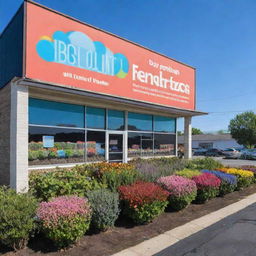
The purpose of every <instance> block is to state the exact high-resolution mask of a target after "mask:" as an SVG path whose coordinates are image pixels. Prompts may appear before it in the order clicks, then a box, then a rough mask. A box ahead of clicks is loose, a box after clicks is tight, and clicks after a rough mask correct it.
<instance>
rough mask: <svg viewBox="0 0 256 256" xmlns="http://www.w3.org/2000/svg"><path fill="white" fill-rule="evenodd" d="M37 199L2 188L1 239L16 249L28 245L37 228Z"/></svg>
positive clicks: (0, 202) (0, 210) (0, 189)
mask: <svg viewBox="0 0 256 256" xmlns="http://www.w3.org/2000/svg"><path fill="white" fill-rule="evenodd" d="M36 208H37V201H36V199H35V198H34V197H32V196H31V195H29V194H17V193H16V192H15V191H14V190H12V189H7V188H3V187H2V188H0V241H1V243H3V244H4V245H6V246H8V247H11V248H13V249H15V250H18V249H22V248H24V247H25V246H26V244H27V242H28V239H29V237H30V235H32V233H33V231H34V230H35V228H36V224H35V222H34V217H35V212H36Z"/></svg>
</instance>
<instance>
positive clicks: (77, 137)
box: [28, 126, 85, 165]
mask: <svg viewBox="0 0 256 256" xmlns="http://www.w3.org/2000/svg"><path fill="white" fill-rule="evenodd" d="M84 138H85V135H84V131H83V130H78V129H63V128H48V127H33V126H30V127H29V151H28V155H29V164H30V165H47V164H58V163H77V162H83V161H84Z"/></svg>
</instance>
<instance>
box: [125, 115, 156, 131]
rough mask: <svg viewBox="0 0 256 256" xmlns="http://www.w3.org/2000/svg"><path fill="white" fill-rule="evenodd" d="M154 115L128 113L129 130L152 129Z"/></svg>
mask: <svg viewBox="0 0 256 256" xmlns="http://www.w3.org/2000/svg"><path fill="white" fill-rule="evenodd" d="M152 129H153V117H152V115H146V114H139V113H132V112H129V113H128V130H131V131H152Z"/></svg>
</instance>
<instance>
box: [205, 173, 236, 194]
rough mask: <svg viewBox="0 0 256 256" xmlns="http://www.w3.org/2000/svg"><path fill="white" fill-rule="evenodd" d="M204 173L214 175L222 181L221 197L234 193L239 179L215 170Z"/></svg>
mask: <svg viewBox="0 0 256 256" xmlns="http://www.w3.org/2000/svg"><path fill="white" fill-rule="evenodd" d="M202 172H203V173H211V174H214V175H215V176H216V177H218V178H219V179H220V180H221V184H220V188H219V190H220V193H219V195H220V196H224V195H226V194H228V193H231V192H233V191H234V190H235V189H236V186H237V177H236V176H235V175H232V174H228V173H223V172H221V171H214V170H202Z"/></svg>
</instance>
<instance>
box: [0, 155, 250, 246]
mask: <svg viewBox="0 0 256 256" xmlns="http://www.w3.org/2000/svg"><path fill="white" fill-rule="evenodd" d="M136 161H138V162H136ZM136 161H133V164H116V163H114V164H109V163H99V164H87V165H81V166H76V167H73V168H67V169H56V170H55V171H52V170H51V171H50V172H49V171H33V172H32V173H31V174H30V191H31V192H32V193H33V194H34V196H35V197H36V198H37V200H38V201H48V202H42V203H41V204H40V206H39V208H38V210H37V220H38V221H39V222H38V223H39V227H41V232H43V233H44V234H45V236H46V237H48V238H50V239H52V241H53V242H54V243H55V244H56V246H58V247H66V246H69V245H70V244H72V243H75V242H76V241H78V240H79V238H80V237H81V236H83V235H84V233H85V232H86V230H88V228H89V224H90V223H91V227H92V229H91V230H90V231H91V232H94V231H95V230H97V232H98V231H105V230H107V229H108V228H112V227H113V226H114V224H115V221H116V220H117V218H118V217H119V213H120V211H121V213H122V215H121V216H120V218H119V219H118V221H117V222H118V225H120V221H121V222H122V221H124V222H126V221H127V217H129V218H130V219H132V220H133V222H134V223H137V224H146V223H149V222H151V221H152V220H154V218H156V217H157V216H159V215H160V214H161V213H163V211H164V209H165V207H166V206H167V205H168V203H169V204H170V206H171V207H172V208H173V209H175V210H180V209H183V208H185V207H187V206H188V205H189V204H190V203H191V202H192V201H193V200H194V201H195V202H197V203H204V202H206V201H207V200H209V199H211V198H213V197H215V196H217V195H218V194H220V195H225V194H227V193H230V192H232V191H233V190H234V188H235V185H236V181H237V184H238V187H239V189H240V188H243V187H246V186H248V185H249V184H251V182H252V180H253V173H252V172H251V171H248V170H243V169H236V168H220V170H219V171H216V170H212V169H206V168H204V169H203V170H202V171H199V170H193V169H186V168H185V169H184V166H185V167H188V166H189V165H190V163H187V164H186V161H184V160H182V162H179V160H178V159H172V160H170V159H158V160H155V159H154V160H136ZM192 162H193V165H194V166H195V163H196V164H197V166H207V165H208V166H211V165H212V166H217V165H218V163H216V161H212V160H209V159H207V160H204V161H201V160H200V161H199V162H198V161H196V162H195V161H194V160H193V161H192ZM138 163H139V164H138ZM142 163H144V164H145V166H144V167H143V168H144V170H143V171H142V169H140V170H137V167H139V166H142V165H143V164H142ZM146 163H149V165H147V164H146ZM172 164H174V165H173V166H174V167H175V168H176V167H177V169H176V170H175V169H174V167H173V166H172ZM136 166H137V167H136ZM152 166H153V169H152V168H151V167H152ZM158 166H159V169H157V168H158ZM169 167H170V169H168V168H169ZM181 167H182V170H180V168H181ZM140 168H142V167H140ZM148 168H149V169H148ZM166 168H167V169H166ZM248 168H249V167H248ZM148 170H150V172H148ZM152 170H157V171H156V173H154V172H153V171H152ZM144 171H145V172H144ZM151 171H152V172H151ZM175 171H176V173H175V175H166V174H167V173H168V174H170V173H171V174H173V173H174V172H175ZM147 180H150V181H151V180H152V181H154V182H148V181H147ZM254 186H255V184H254ZM8 193H9V192H8V191H7V190H1V189H0V204H1V203H2V205H4V206H2V207H5V205H10V206H11V207H10V209H9V208H8V207H9V206H8V207H7V208H8V209H9V210H8V211H7V210H6V209H7V208H1V209H5V211H2V212H1V211H0V218H1V223H0V242H1V243H3V244H5V245H8V246H11V247H13V248H16V249H18V248H21V247H23V246H25V245H26V243H27V241H28V238H29V236H30V235H31V234H33V230H34V228H35V227H36V224H37V222H35V220H36V218H35V213H36V207H37V204H38V203H37V202H36V199H35V198H33V197H31V196H28V195H26V196H27V197H26V196H25V197H26V198H28V202H26V203H22V200H23V199H22V200H21V199H19V200H18V198H20V195H17V194H16V193H15V192H14V191H13V192H12V193H13V194H12V193H11V194H12V196H10V195H11V194H8ZM235 193H238V192H235ZM239 193H240V192H239ZM5 194H6V195H5ZM14 195H15V196H14ZM16 197H17V198H16ZM25 197H24V198H25ZM84 197H88V200H89V202H88V200H87V199H85V198H84ZM6 198H7V199H8V198H9V199H8V200H10V201H9V202H8V200H7V199H6ZM119 198H120V200H121V201H120V204H119ZM6 200H7V201H6ZM12 200H13V202H11V201H12ZM24 200H25V199H24ZM29 200H30V201H29ZM223 200H224V199H223ZM23 205H24V206H26V207H22V206H23ZM30 206H31V207H30ZM33 207H34V208H33ZM119 207H120V208H119ZM200 209H201V208H200ZM184 211H186V210H184ZM15 214H16V215H15ZM166 214H167V213H165V215H166ZM13 216H14V217H13ZM15 216H16V217H15ZM17 216H18V217H17ZM19 216H20V217H19ZM23 219H24V220H23ZM5 221H6V222H8V223H5ZM21 221H24V222H25V223H28V225H26V226H24V227H23V226H22V225H20V223H21ZM10 223H11V224H10ZM11 225H12V227H13V230H15V232H16V231H17V233H18V234H19V236H18V237H17V238H16V237H15V236H14V237H13V236H12V235H13V234H16V233H15V232H14V233H13V230H11V232H8V228H6V227H10V226H11ZM19 226H21V229H19V228H20V227H19ZM1 228H2V230H1ZM20 230H22V232H23V231H24V230H25V231H24V233H22V232H20ZM1 232H2V233H1ZM21 234H22V235H21ZM16 239H17V240H16ZM19 239H20V240H19ZM16 241H21V243H18V244H17V242H16Z"/></svg>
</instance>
